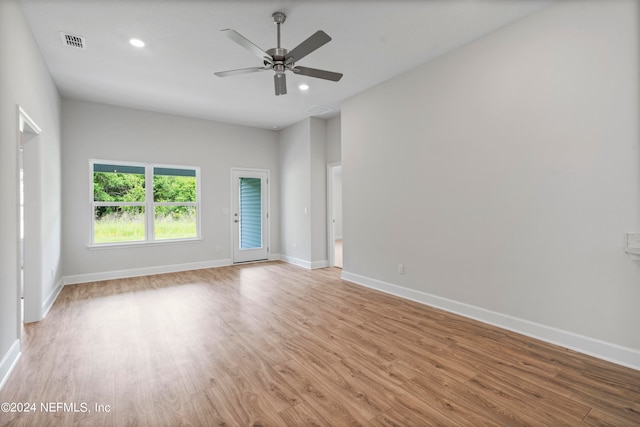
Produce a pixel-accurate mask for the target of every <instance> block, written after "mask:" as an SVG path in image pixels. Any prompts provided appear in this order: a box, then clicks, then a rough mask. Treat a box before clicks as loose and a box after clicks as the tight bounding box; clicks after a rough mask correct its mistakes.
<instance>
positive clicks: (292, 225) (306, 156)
mask: <svg viewBox="0 0 640 427" xmlns="http://www.w3.org/2000/svg"><path fill="white" fill-rule="evenodd" d="M310 129H311V124H310V121H309V120H303V121H301V122H299V123H296V124H294V125H292V126H289V127H288V128H286V129H283V130H281V131H280V132H279V145H278V147H279V154H278V155H279V169H280V176H281V180H280V203H281V206H280V232H281V234H280V236H281V237H280V249H281V254H282V255H283V258H284V259H287V260H288V261H290V262H297V263H298V264H300V263H309V262H310V261H311V232H310V226H311V225H310V224H311V221H310V219H309V218H310V216H309V209H310V208H311V198H310V194H309V189H310V187H311V173H310V170H309V167H310V158H311V144H310V142H309V134H310Z"/></svg>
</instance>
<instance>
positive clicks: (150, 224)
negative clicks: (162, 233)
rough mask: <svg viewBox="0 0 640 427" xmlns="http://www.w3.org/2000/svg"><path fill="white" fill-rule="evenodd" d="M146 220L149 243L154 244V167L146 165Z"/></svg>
mask: <svg viewBox="0 0 640 427" xmlns="http://www.w3.org/2000/svg"><path fill="white" fill-rule="evenodd" d="M144 176H145V186H144V189H145V192H144V194H145V202H146V207H145V209H144V210H145V220H146V228H147V241H149V242H153V241H154V240H155V239H156V237H155V228H154V217H155V208H154V203H153V166H151V165H146V167H145V174H144Z"/></svg>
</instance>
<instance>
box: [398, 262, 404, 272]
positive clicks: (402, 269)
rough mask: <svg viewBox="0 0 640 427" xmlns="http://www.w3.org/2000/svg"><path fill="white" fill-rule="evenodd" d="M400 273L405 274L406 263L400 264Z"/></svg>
mask: <svg viewBox="0 0 640 427" xmlns="http://www.w3.org/2000/svg"><path fill="white" fill-rule="evenodd" d="M398 273H400V274H404V264H398Z"/></svg>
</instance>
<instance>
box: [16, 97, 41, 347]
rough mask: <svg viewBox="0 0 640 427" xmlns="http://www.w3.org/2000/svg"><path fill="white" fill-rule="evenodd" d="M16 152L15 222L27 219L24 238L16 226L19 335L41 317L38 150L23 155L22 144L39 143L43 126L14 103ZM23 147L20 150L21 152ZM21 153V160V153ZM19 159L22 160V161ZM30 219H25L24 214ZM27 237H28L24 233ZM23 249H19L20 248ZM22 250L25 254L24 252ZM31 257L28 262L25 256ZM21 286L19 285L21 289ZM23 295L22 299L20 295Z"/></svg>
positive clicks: (33, 149)
mask: <svg viewBox="0 0 640 427" xmlns="http://www.w3.org/2000/svg"><path fill="white" fill-rule="evenodd" d="M16 110H17V121H18V123H17V132H16V133H17V147H16V148H17V152H16V165H17V169H18V174H17V181H18V182H17V188H16V191H17V194H18V197H20V196H21V193H24V205H25V210H24V215H23V216H21V215H20V203H19V202H18V206H17V209H16V210H17V212H16V216H17V217H16V219H17V223H18V226H19V227H20V226H22V222H23V221H24V223H25V224H26V223H29V224H30V225H29V230H27V228H26V227H25V228H24V230H25V233H24V240H23V241H22V242H21V237H20V228H18V242H17V246H18V257H17V258H18V259H17V265H16V278H17V280H16V283H17V285H16V286H17V301H16V304H17V312H18V322H17V324H18V336H19V337H21V336H22V324H23V322H25V321H26V322H34V321H38V320H41V319H42V288H41V284H40V280H38V278H40V277H42V265H41V259H40V253H39V251H40V246H42V245H41V242H40V223H41V221H40V220H41V218H42V208H41V207H40V203H37V198H38V195H39V192H40V187H39V180H40V175H39V173H40V172H39V170H38V169H39V168H38V167H35V169H36V170H33V169H34V166H36V165H37V164H38V151H37V150H36V149H37V145H36V146H34V147H32V149H31V150H29V151H30V152H31V154H30V155H29V158H26V157H25V156H26V151H24V147H25V146H26V145H27V144H29V145H31V144H37V143H38V135H40V133H41V132H42V129H41V128H40V127H39V126H38V124H37V123H36V122H35V121H34V120H33V119H32V118H31V117H30V116H29V115H28V114H27V112H26V111H25V110H24V109H23V108H22V107H21V106H20V105H18V106H17V109H16ZM21 151H22V153H21ZM21 156H22V161H21V158H20V157H21ZM21 163H22V164H21ZM25 163H28V164H30V166H31V168H30V169H27V168H25V167H24V165H25ZM21 169H22V170H23V171H24V172H23V175H24V176H23V179H25V180H26V179H27V174H28V179H29V182H30V183H31V185H30V187H31V190H30V193H33V194H28V195H27V194H26V193H25V192H24V190H25V188H24V187H23V188H22V189H21V188H20V170H21ZM27 196H28V198H29V201H30V203H29V210H28V211H27V209H26V207H27ZM27 217H28V218H29V220H30V221H26V218H27ZM28 236H29V240H28V241H27V237H28ZM21 251H22V252H21ZM23 254H24V255H23ZM27 259H28V260H29V261H30V264H29V263H27V262H26V260H27ZM25 264H26V266H28V267H29V271H28V272H27V271H26V269H25V271H22V269H23V266H24V265H25ZM21 287H22V289H21ZM23 295H24V303H23V300H22V296H23Z"/></svg>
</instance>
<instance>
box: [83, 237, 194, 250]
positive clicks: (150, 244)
mask: <svg viewBox="0 0 640 427" xmlns="http://www.w3.org/2000/svg"><path fill="white" fill-rule="evenodd" d="M203 240H204V239H202V238H201V237H196V238H193V239H179V240H169V239H167V240H156V241H153V242H147V241H144V242H126V243H124V242H123V243H100V244H97V245H88V246H87V249H89V250H90V251H93V250H103V249H125V248H139V247H154V246H167V245H183V244H193V243H202V242H203Z"/></svg>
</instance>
